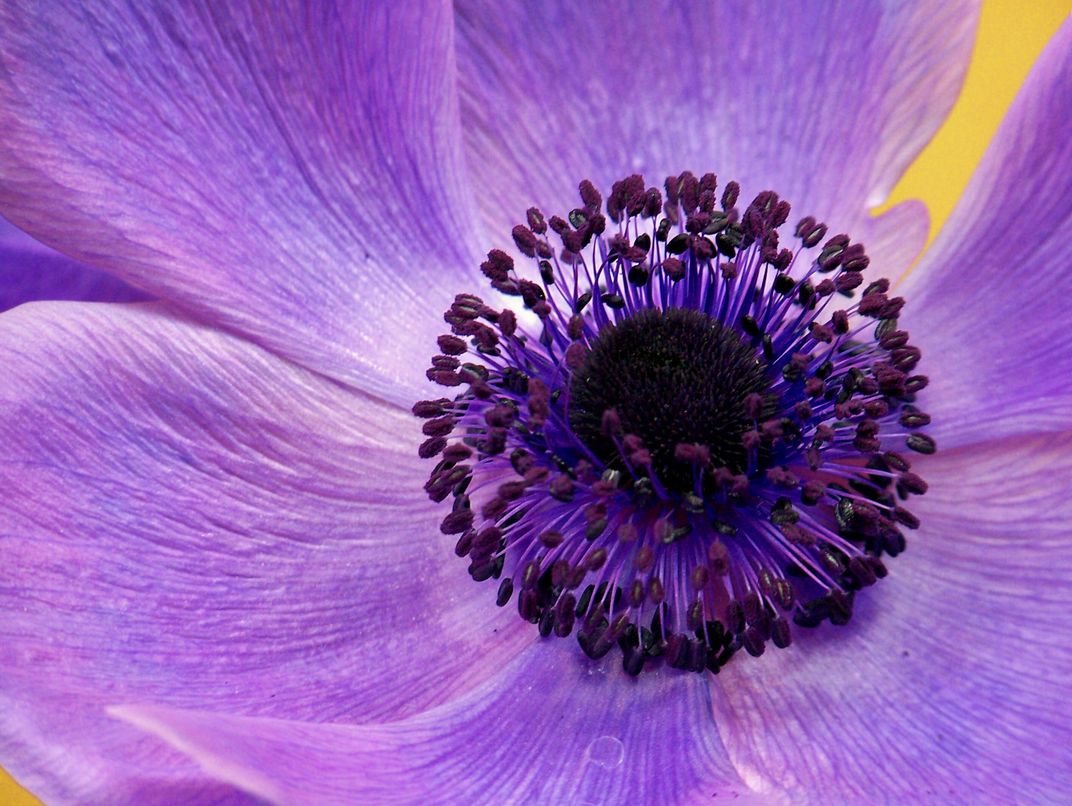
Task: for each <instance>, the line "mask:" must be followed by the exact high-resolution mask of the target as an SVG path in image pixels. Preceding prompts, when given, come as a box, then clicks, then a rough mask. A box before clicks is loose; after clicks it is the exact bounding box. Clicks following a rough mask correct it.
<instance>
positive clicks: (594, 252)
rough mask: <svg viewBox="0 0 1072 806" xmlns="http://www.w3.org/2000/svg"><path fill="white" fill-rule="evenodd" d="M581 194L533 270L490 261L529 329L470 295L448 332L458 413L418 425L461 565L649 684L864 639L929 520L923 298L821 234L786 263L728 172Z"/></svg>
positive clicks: (807, 230)
mask: <svg viewBox="0 0 1072 806" xmlns="http://www.w3.org/2000/svg"><path fill="white" fill-rule="evenodd" d="M578 190H579V197H580V204H579V206H578V207H576V208H574V209H572V210H570V211H568V212H567V213H565V214H564V215H551V216H546V215H545V214H544V212H543V211H541V210H539V209H537V208H530V209H529V210H528V211H527V212H526V214H525V222H524V223H521V224H518V225H517V226H516V227H514V228H513V230H512V232H511V237H512V240H513V243H514V246H515V247H516V249H517V250H518V252H519V253H520V254H521V255H523V256H525V257H526V258H528V259H529V260H531V261H532V263H533V264H534V265H533V267H532V271H531V273H530V274H529V275H528V276H524V275H523V274H522V273H519V271H518V269H517V267H516V266H515V263H514V260H513V258H511V257H510V255H508V254H507V253H506V252H504V251H502V250H499V249H493V250H491V251H490V252H489V253H488V257H487V260H486V261H484V262H483V263H482V264H481V267H480V268H481V270H482V272H483V274H484V275H485V277H487V279H488V280H489V281H490V283H491V286H492V288H493V289H495V290H496V291H497V292H499V293H500V294H503V295H505V296H507V297H512V298H514V299H516V300H518V301H519V302H520V304H521V306H522V308H524V309H525V310H526V311H528V313H525V314H520V313H519V312H517V311H515V310H511V309H510V308H507V309H504V310H499V309H498V308H497V307H495V306H494V305H489V304H487V303H485V301H484V300H483V299H482V298H481V297H479V296H476V295H473V294H459V295H458V296H457V297H456V298H455V300H454V303H453V304H452V305H451V307H450V309H449V310H448V311H446V313H445V314H444V317H443V318H444V321H445V322H446V323H447V325H449V329H450V332H449V333H444V334H443V335H442V336H440V337H439V339H438V340H437V347H438V353H437V354H436V355H435V357H433V359H432V361H431V366H430V367H429V369H428V372H427V376H428V378H429V379H430V380H431V381H433V382H435V383H437V384H439V385H441V386H443V387H445V388H447V389H449V390H450V393H449V394H450V395H452V397H440V398H437V399H434V400H426V401H421V402H419V403H417V404H416V405H415V406H414V408H413V412H414V414H415V415H416V416H418V417H420V418H422V420H423V421H424V422H423V425H422V432H423V434H424V437H425V439H424V441H423V442H422V443H421V445H420V447H419V448H418V453H419V455H420V456H422V457H424V458H430V459H431V458H435V459H436V460H437V464H436V466H435V468H434V469H433V471H432V473H431V475H430V477H429V479H428V482H427V484H426V485H425V490H426V492H427V493H428V495H429V497H430V498H432V499H433V500H435V501H445V500H446V499H447V498H452V500H453V505H452V508H451V512H450V513H449V514H447V515H446V516H445V517H444V519H443V522H442V525H441V530H442V531H443V532H444V533H445V534H449V535H458V536H459V537H458V540H457V544H456V546H455V553H456V554H457V555H458V556H460V557H465V558H466V559H467V561H468V563H469V573H470V575H471V576H472V578H473V579H474V580H477V581H485V580H489V579H494V580H496V581H497V582H496V584H497V591H498V593H497V595H496V599H495V601H496V603H497V604H498V605H499V606H505V605H506V604H508V603H509V602H510V601H511V599H516V601H517V609H518V615H519V616H520V617H521V618H522V619H524V620H526V621H529V622H531V623H532V624H534V625H536V627H537V629H538V631H539V633H540V635H541V636H543V637H545V638H548V639H550V636H552V634H553V635H554V636H557V637H559V638H561V637H566V636H569V635H573V634H575V635H576V640H577V642H578V644H579V646H580V649H581V650H582V651H583V652H584V653H585V654H586V655H587V656H588V657H590V658H594V659H598V658H602V657H604V656H605V655H607V654H608V653H609V652H610V651H611V650H612V649H613V648H614V647H615V646H617V647H619V648H620V650H621V657H622V666H623V668H624V670H625V671H626V672H627V673H628V674H630V675H636V674H639V673H640V672H641V671H642V670H643V669H644V668H647V667H649V666H651V665H657V664H660V663H665V664H666V665H668V666H670V667H672V668H678V669H683V670H692V671H704V670H708V671H711V672H713V673H717V672H718V671H719V669H721V667H722V666H724V665H725V664H726V663H727V662H729V660H730V659H731V658H732V657H733V656H734V654H736V653H737V652H739V651H740V650H741V649H743V650H745V652H746V653H748V654H749V655H752V656H756V657H758V656H760V655H762V654H763V653H764V652H765V650H766V647H767V644H768V643H770V644H773V645H774V646H775V647H776V648H778V649H784V648H786V647H788V646H790V644H791V643H792V640H793V636H792V630H791V627H790V621H792V622H793V623H794V624H795V625H797V626H799V627H817V626H818V625H819V624H821V623H822V622H825V621H829V622H830V623H832V624H845V623H847V622H848V621H849V620H850V619H851V616H852V611H853V604H854V600H855V596H856V592H857V591H859V590H861V589H863V588H865V587H869V586H870V585H873V584H875V583H876V582H877V581H878V580H879V579H881V578H883V577H885V576H886V574H887V569H886V566H885V565H884V564H883V562H882V560H881V559H880V558H881V557H882V556H884V555H888V556H896V555H897V554H899V553H900V552H901V551H903V550H904V548H905V538H904V534H903V533H902V531H901V528H902V527H903V528H908V529H915V528H917V527H918V526H919V520H918V518H916V516H915V515H913V514H912V513H911V512H910V511H909V510H908V509H906V508H904V507H903V506H901V504H900V503H899V502H903V501H905V500H907V499H908V498H909V497H910V496H912V495H921V494H923V493H925V492H926V490H927V485H926V483H925V482H924V481H923V479H922V478H921V477H920V476H919V475H918V474H917V473H916V472H913V470H912V469H911V462H910V460H909V459H908V458H907V455H906V454H905V452H904V451H905V449H907V450H908V451H910V452H912V453H919V454H930V453H933V452H934V451H935V449H936V445H935V442H934V440H933V439H932V438H931V437H930V436H928V435H927V434H925V433H922V431H921V429H923V428H925V427H926V426H927V425H929V423H930V420H931V418H930V415H929V414H927V413H926V412H924V411H923V410H921V409H920V408H919V407H918V405H917V396H918V394H919V392H920V391H922V390H923V389H924V388H925V387H926V385H927V382H928V381H927V378H926V376H923V375H918V374H910V373H913V372H914V371H915V369H916V367H917V366H918V364H919V362H920V359H921V353H920V350H919V349H918V348H917V347H916V346H914V345H912V344H911V343H910V336H909V334H908V333H907V332H905V331H904V330H900V329H899V328H898V324H897V316H898V315H899V313H900V311H901V309H902V307H903V305H904V300H903V299H901V298H899V297H892V298H891V297H890V296H889V291H890V286H889V283H888V282H887V281H885V280H881V279H880V280H870V279H868V278H867V277H866V276H865V273H866V271H867V270H868V269H869V265H870V258H869V257H868V255H867V253H866V250H865V248H864V247H863V245H862V244H858V243H854V242H853V241H852V240H851V239H850V237H849V236H848V235H846V234H837V235H834V236H832V237H829V238H828V237H827V226H826V225H825V224H824V223H822V222H821V221H818V220H817V219H816V218H814V217H813V216H805V217H804V218H802V219H800V220H799V221H798V222H797V224H796V225H795V227H794V228H793V229H792V233H793V234H792V236H791V239H792V240H794V241H795V243H794V244H793V246H792V247H791V248H790V247H788V246H784V245H783V243H782V238H783V235H784V233H783V232H782V231H781V230H780V228H781V227H782V226H783V225H785V224H786V222H787V221H788V220H789V215H790V206H789V204H788V203H787V202H785V201H784V200H782V199H781V198H780V197H779V196H778V195H777V194H776V193H774V192H772V191H764V192H762V193H760V194H758V195H757V196H756V197H755V198H754V199H753V201H752V202H751V203H750V204H749V205H748V206H747V207H745V208H744V210H743V211H741V210H739V209H738V208H737V203H738V200H739V198H740V187H739V186H738V185H737V183H735V182H730V183H728V184H727V185H726V186H725V188H724V189H723V191H722V193H721V195H718V182H717V179H716V177H715V176H714V175H713V174H704V175H703V176H702V177H700V178H697V177H696V176H694V175H693V174H691V173H688V172H686V173H683V174H681V175H679V176H676V177H668V178H667V180H666V182H665V184H664V188H663V190H659V189H657V188H652V187H646V186H645V183H644V181H643V179H642V178H641V177H640V176H638V175H633V176H629V177H626V178H625V179H622V180H621V181H619V182H615V183H614V184H613V185H612V187H611V189H610V192H609V193H608V194H607V196H606V201H605V202H604V199H603V196H602V195H601V194H600V192H599V191H598V189H597V188H596V187H595V186H594V185H593V184H592V183H591V182H589V181H587V180H585V181H583V182H581V183H580V186H579V188H578ZM604 211H605V212H604ZM608 219H609V221H608ZM785 240H786V241H789V240H790V237H786V238H785Z"/></svg>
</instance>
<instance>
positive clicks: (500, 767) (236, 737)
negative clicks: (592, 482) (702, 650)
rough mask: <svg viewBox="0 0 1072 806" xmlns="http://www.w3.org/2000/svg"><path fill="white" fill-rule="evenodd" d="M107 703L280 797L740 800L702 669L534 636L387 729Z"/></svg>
mask: <svg viewBox="0 0 1072 806" xmlns="http://www.w3.org/2000/svg"><path fill="white" fill-rule="evenodd" d="M608 667H609V668H608ZM112 713H113V714H115V715H116V716H117V717H120V718H122V719H126V720H128V721H130V722H132V723H133V724H135V725H138V726H140V727H142V728H144V729H146V730H149V731H151V732H153V733H155V734H157V735H159V736H161V737H162V738H164V739H165V740H167V741H168V742H169V743H170V744H172V745H173V746H174V747H177V748H178V749H180V750H182V751H184V752H186V753H188V754H189V755H190V756H191V757H193V758H194V759H196V760H197V761H198V762H199V763H200V764H201V765H202V766H203V767H204V768H205V769H206V770H207V771H209V772H210V773H212V774H214V775H216V776H218V777H219V778H220V779H222V780H224V781H227V782H229V783H232V784H234V785H235V786H238V787H240V788H243V789H245V790H246V791H249V792H252V793H254V794H256V795H258V796H260V797H263V798H266V799H268V800H270V801H274V802H277V803H317V804H334V803H339V804H341V803H355V802H362V803H385V804H386V803H428V802H438V801H441V800H442V799H443V798H444V797H446V798H447V799H449V800H450V802H457V803H587V804H617V803H655V802H659V803H688V802H699V801H701V800H702V801H703V802H704V803H707V802H718V801H721V800H723V799H725V800H734V802H742V801H743V802H745V803H747V802H749V800H751V799H750V798H749V797H747V796H748V795H749V794H751V793H750V792H749V790H748V788H747V786H745V784H744V783H743V782H742V781H741V780H740V779H739V778H738V777H737V775H736V773H735V772H734V771H733V769H732V768H731V767H729V766H728V765H727V763H726V759H725V751H724V750H723V748H722V746H721V743H720V742H719V739H718V732H717V731H716V729H715V726H714V722H713V719H712V714H711V710H710V702H709V701H708V697H707V691H706V685H705V683H704V680H703V679H702V678H701V677H699V676H697V675H691V676H683V675H680V674H677V673H673V672H670V673H667V672H666V671H665V670H660V671H657V672H652V673H648V674H644V675H641V676H640V678H638V679H636V680H633V679H630V678H628V677H626V676H625V674H624V672H622V671H621V668H620V665H619V663H618V662H617V661H616V660H615V661H614V662H610V661H608V662H607V663H606V664H604V665H603V666H600V667H598V668H596V667H594V666H593V665H591V664H589V662H587V661H586V660H584V659H583V656H581V655H580V653H579V651H578V650H577V647H576V646H575V645H574V642H573V641H564V640H556V639H549V640H548V641H546V642H544V643H543V644H541V645H537V646H533V647H531V648H530V649H529V650H527V651H526V652H525V653H524V654H523V655H522V656H521V657H519V658H518V659H517V660H515V661H514V662H513V663H512V664H510V666H508V667H507V668H506V669H504V670H503V673H502V675H501V676H499V677H498V678H496V679H493V680H489V681H488V682H487V683H486V684H485V685H484V686H482V687H481V688H479V689H475V690H474V691H473V692H471V693H470V694H469V695H466V696H465V697H462V698H461V699H459V700H456V701H454V702H451V703H448V704H446V705H444V706H442V707H440V708H437V709H434V710H432V711H429V712H426V713H424V714H419V715H417V716H414V717H411V718H410V719H407V720H404V721H402V722H394V723H390V724H384V725H368V726H363V727H362V726H354V725H315V724H310V723H301V722H289V721H281V720H271V719H251V718H240V717H234V716H227V715H222V714H212V713H204V712H195V711H179V710H175V709H165V708H160V707H156V706H138V705H129V706H123V707H120V708H115V709H112ZM767 802H769V801H767Z"/></svg>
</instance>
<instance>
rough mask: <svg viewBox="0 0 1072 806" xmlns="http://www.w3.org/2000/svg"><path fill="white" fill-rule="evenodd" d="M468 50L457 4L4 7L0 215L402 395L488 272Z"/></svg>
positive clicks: (185, 303)
mask: <svg viewBox="0 0 1072 806" xmlns="http://www.w3.org/2000/svg"><path fill="white" fill-rule="evenodd" d="M453 59H454V57H453V25H452V19H451V14H450V8H449V5H448V4H447V3H445V2H434V1H433V2H413V3H404V4H387V3H379V2H361V0H355V2H344V1H343V2H339V3H334V2H332V3H325V4H315V5H309V4H307V3H299V2H295V3H280V4H274V5H273V6H272V8H271V13H265V9H264V8H263V7H261V6H260V5H259V4H256V3H226V4H220V3H207V2H206V3H193V4H182V5H181V6H170V5H166V4H165V5H148V6H147V5H144V4H139V3H125V2H119V0H114V1H113V2H106V3H94V4H90V5H86V4H84V3H80V2H36V3H35V2H27V3H15V4H5V5H4V7H3V10H2V11H0V130H2V131H3V132H4V136H3V138H0V214H2V215H4V216H6V217H8V218H9V219H10V220H11V221H12V222H14V223H15V224H16V225H18V226H19V227H21V228H23V229H25V230H26V231H27V232H29V233H30V234H32V235H34V236H35V237H36V238H38V239H39V240H41V241H43V242H44V243H46V244H48V245H50V246H52V247H54V248H56V249H58V250H59V251H61V252H64V253H66V254H68V255H70V256H72V257H74V258H76V259H78V260H81V261H84V262H86V263H89V264H91V265H93V266H95V267H97V268H101V269H105V270H107V271H109V272H112V273H114V274H116V275H118V276H120V277H122V278H123V279H125V280H128V281H129V282H130V283H132V284H133V285H136V286H138V287H139V288H142V289H144V290H146V291H148V292H149V293H151V294H153V295H154V296H158V297H160V298H163V299H168V300H170V301H172V302H173V303H176V304H178V305H180V306H182V307H183V308H184V309H186V310H188V311H190V312H192V313H193V314H195V315H196V316H198V317H200V318H202V319H204V320H206V321H209V322H211V323H213V324H215V325H216V326H219V327H222V328H225V329H229V330H233V331H238V332H241V333H242V334H244V335H246V336H247V337H249V338H252V339H253V340H255V341H257V342H259V343H261V344H263V345H266V346H268V347H269V348H270V349H272V350H274V351H275V352H278V353H280V354H282V355H284V356H286V357H288V358H290V359H293V360H295V361H297V362H299V363H302V364H304V365H305V366H308V367H311V368H314V369H317V370H319V371H322V372H325V373H328V374H330V375H333V376H334V377H336V378H341V379H343V380H346V381H350V382H353V383H355V384H358V385H361V386H362V387H364V388H365V389H368V390H371V391H374V392H377V393H379V394H382V395H384V396H387V397H390V398H392V399H397V400H399V401H407V402H408V401H410V399H411V398H412V396H413V393H412V391H411V390H412V389H413V388H414V387H415V386H419V385H422V384H424V378H423V375H422V373H421V367H420V364H419V360H418V359H417V358H416V356H418V355H423V353H425V352H427V350H428V349H429V344H431V339H432V338H433V337H434V335H435V333H436V330H435V328H436V327H437V326H436V324H435V320H436V319H437V318H438V313H439V312H440V311H442V309H443V308H444V307H445V306H446V303H447V302H449V300H450V298H451V296H450V295H451V294H453V293H454V292H455V291H456V290H457V286H458V281H459V278H461V277H466V276H469V275H470V274H472V273H475V268H474V267H475V265H476V262H474V259H473V254H474V251H473V249H472V248H471V245H472V237H471V234H470V233H471V231H472V228H471V225H472V223H473V220H474V218H475V216H474V214H473V213H471V212H470V206H469V203H468V201H467V193H468V183H467V182H466V181H465V179H464V177H463V174H462V171H461V169H460V150H459V134H458V110H457V102H456V94H455V89H454V77H455V70H454V61H453ZM429 309H430V311H431V316H429V314H428V312H427V311H428V310H429ZM425 323H428V324H427V325H425ZM439 327H441V323H440V325H439ZM385 333H390V334H391V335H390V337H385V336H384V334H385ZM399 384H402V385H408V386H409V389H408V390H405V391H400V390H399Z"/></svg>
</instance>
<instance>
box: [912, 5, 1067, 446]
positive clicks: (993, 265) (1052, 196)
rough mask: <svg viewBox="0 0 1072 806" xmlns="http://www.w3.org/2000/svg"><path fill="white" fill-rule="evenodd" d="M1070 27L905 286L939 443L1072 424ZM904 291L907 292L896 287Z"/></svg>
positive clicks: (1042, 60) (1050, 49)
mask: <svg viewBox="0 0 1072 806" xmlns="http://www.w3.org/2000/svg"><path fill="white" fill-rule="evenodd" d="M1070 130H1072V22H1066V23H1065V24H1064V25H1063V26H1062V27H1061V29H1060V31H1058V33H1057V34H1056V35H1055V36H1054V38H1053V40H1052V41H1051V42H1050V44H1049V45H1048V46H1047V48H1046V50H1045V51H1044V52H1043V54H1042V55H1041V56H1040V57H1039V60H1038V62H1037V64H1036V65H1035V67H1034V68H1033V69H1032V71H1031V74H1030V75H1029V76H1028V79H1027V81H1026V82H1025V83H1024V86H1023V88H1022V89H1021V90H1020V94H1019V95H1018V96H1017V98H1016V101H1015V102H1014V103H1013V105H1012V106H1011V107H1010V109H1009V112H1008V114H1007V115H1006V117H1005V121H1004V122H1003V123H1002V125H1001V128H1000V129H999V130H998V133H997V134H996V135H995V137H994V140H993V141H992V142H991V144H990V148H989V149H988V150H987V152H986V155H985V156H984V157H983V160H982V162H981V163H980V165H979V167H978V169H977V170H976V172H975V176H974V177H973V178H972V181H971V183H970V184H969V185H968V187H967V189H966V190H965V191H964V195H963V196H962V197H961V200H960V202H959V204H958V205H957V208H956V209H955V210H954V212H953V214H952V215H951V216H950V217H949V220H948V221H947V222H946V225H945V227H944V228H943V230H942V232H941V234H940V235H939V236H938V239H937V240H936V241H935V242H934V245H933V246H932V247H931V248H930V249H929V250H928V251H927V254H926V255H925V256H924V257H923V259H922V260H921V261H920V264H919V266H918V267H917V268H916V270H915V272H913V274H912V275H910V276H909V278H908V280H907V281H906V283H905V284H904V285H905V287H904V291H903V293H904V294H905V296H906V297H907V298H908V300H909V304H908V306H907V307H906V308H905V315H904V317H903V322H904V323H905V326H906V327H907V328H908V329H909V330H910V331H911V333H912V336H913V341H915V342H917V343H918V344H919V345H920V346H921V347H922V349H923V355H924V356H925V359H924V361H925V363H924V367H925V368H926V370H927V371H928V373H929V375H930V377H931V385H930V387H929V388H928V389H927V391H926V393H925V394H926V399H925V405H926V406H927V407H928V408H929V409H932V413H933V414H934V416H935V424H934V431H933V432H934V434H935V435H936V436H937V437H938V439H939V444H940V445H941V446H943V447H945V446H950V445H959V444H965V443H970V442H975V441H980V440H985V439H998V438H1001V437H1003V436H1007V435H1013V434H1024V433H1031V432H1033V431H1058V430H1064V429H1065V428H1067V427H1068V424H1069V423H1070V422H1072V381H1070V380H1069V379H1070V378H1072V273H1070V272H1069V270H1068V245H1069V242H1070V241H1072V138H1069V137H1068V136H1067V133H1068V132H1069V131H1070ZM898 290H899V291H901V289H898Z"/></svg>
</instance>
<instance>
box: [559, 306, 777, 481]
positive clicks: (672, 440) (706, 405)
mask: <svg viewBox="0 0 1072 806" xmlns="http://www.w3.org/2000/svg"><path fill="white" fill-rule="evenodd" d="M766 369H767V367H766V364H765V363H764V362H763V361H762V359H761V358H760V357H758V356H757V354H756V350H755V349H754V348H753V347H752V346H751V345H750V344H748V343H746V342H745V341H744V340H743V339H742V338H741V337H740V336H739V335H738V334H737V333H736V332H735V331H734V330H733V329H732V328H729V327H723V325H722V323H721V322H719V321H718V320H717V319H713V318H711V317H710V316H708V315H707V314H705V313H703V312H701V311H696V310H690V309H688V308H670V309H668V310H666V311H661V310H658V309H654V308H648V309H645V310H641V311H639V312H637V313H636V315H634V316H632V317H630V318H629V319H626V320H624V321H622V322H620V323H619V324H617V325H611V326H609V327H607V328H604V329H603V330H602V331H601V332H600V334H599V336H598V337H597V338H596V339H595V341H594V342H593V343H592V345H591V349H590V351H589V353H588V355H587V357H586V358H585V361H584V364H583V365H582V366H581V367H580V369H578V370H577V371H575V372H574V373H573V376H572V380H571V383H570V409H569V419H570V426H571V427H572V428H573V431H574V433H576V434H577V436H578V437H579V438H580V439H581V440H582V441H583V442H584V443H585V444H586V445H587V446H588V447H590V448H591V449H592V451H593V452H594V453H595V454H596V456H598V457H599V458H600V459H601V460H602V461H603V462H604V463H605V464H606V465H607V466H609V467H615V468H617V469H620V470H624V469H626V467H627V466H628V464H629V460H628V456H627V455H626V454H625V453H624V452H623V449H622V447H623V446H622V443H621V440H619V439H616V436H617V434H618V433H623V432H624V433H629V434H635V435H636V436H637V437H638V438H639V439H640V441H641V442H642V444H643V445H644V446H645V447H646V449H647V451H648V452H649V455H650V464H649V465H648V466H649V467H650V471H651V472H652V473H653V474H654V475H655V476H656V477H657V478H658V479H659V480H660V481H661V482H662V483H663V485H664V486H665V487H667V488H668V489H672V490H675V491H677V492H680V493H690V492H697V493H700V492H702V485H700V484H698V482H699V481H701V480H702V479H701V478H697V474H696V473H694V472H693V468H692V467H691V466H690V465H688V464H686V463H682V462H680V461H679V460H678V459H677V458H676V456H675V451H676V449H677V447H678V445H705V446H707V448H708V450H709V453H710V458H711V461H713V462H714V463H715V464H716V465H719V466H724V467H728V468H729V469H730V470H731V471H732V472H734V473H741V472H743V471H744V470H745V469H746V466H747V461H748V454H747V451H746V450H745V448H744V446H743V445H742V443H741V435H742V434H744V432H745V431H747V430H748V428H749V427H750V426H751V423H752V421H753V419H754V418H750V417H749V416H748V414H747V412H746V410H745V409H746V404H745V401H746V400H747V399H748V397H749V395H752V394H761V393H763V392H765V391H766V389H767V388H768V387H769V386H770V379H769V378H768V377H767V372H766ZM607 412H613V414H612V415H611V416H610V419H611V420H613V419H614V418H615V417H616V418H617V420H618V422H617V423H616V425H615V429H614V431H615V433H608V429H607V428H605V427H604V422H603V420H604V415H605V414H607ZM608 425H609V424H608Z"/></svg>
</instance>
